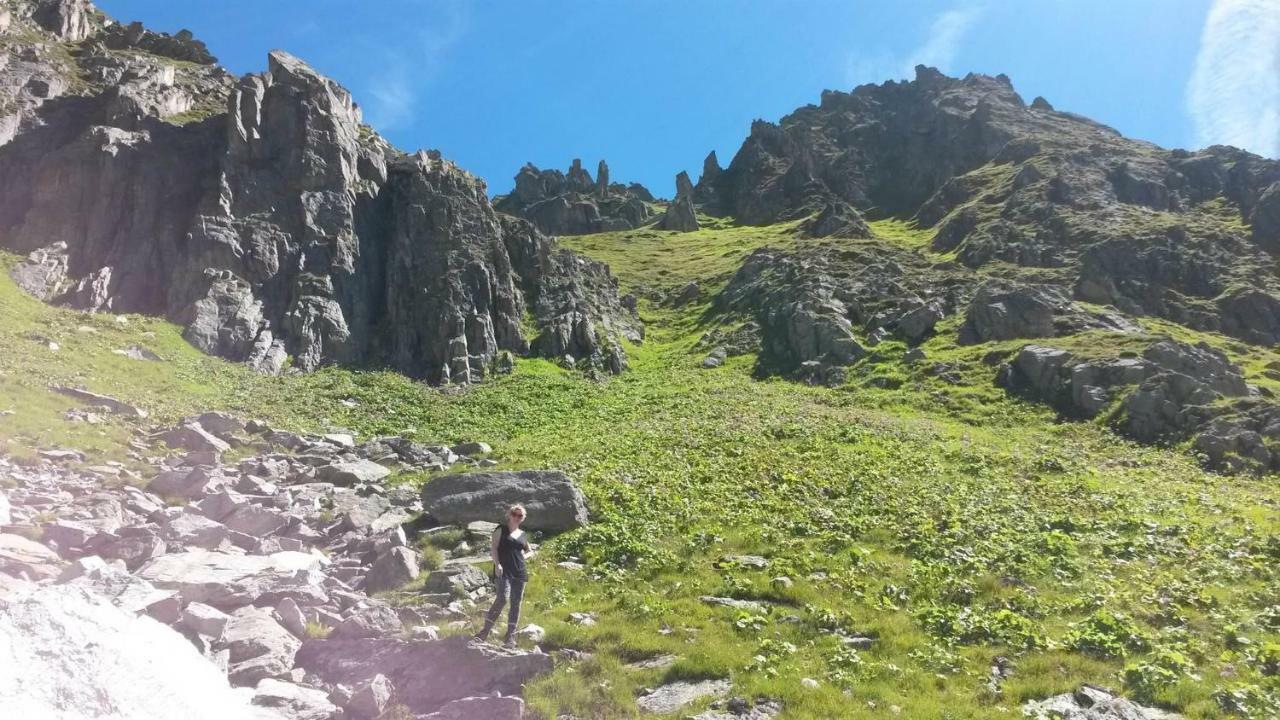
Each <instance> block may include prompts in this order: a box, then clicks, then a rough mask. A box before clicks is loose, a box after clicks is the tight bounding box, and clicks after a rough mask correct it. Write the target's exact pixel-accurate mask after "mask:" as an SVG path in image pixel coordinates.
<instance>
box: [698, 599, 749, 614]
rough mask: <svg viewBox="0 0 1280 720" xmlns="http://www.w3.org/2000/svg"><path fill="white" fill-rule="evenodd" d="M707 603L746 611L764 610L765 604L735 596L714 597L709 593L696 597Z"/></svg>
mask: <svg viewBox="0 0 1280 720" xmlns="http://www.w3.org/2000/svg"><path fill="white" fill-rule="evenodd" d="M698 599H699V600H701V601H702V602H704V603H706V604H708V605H720V606H722V607H727V608H733V609H734V610H745V611H747V612H756V613H758V612H764V610H765V604H764V603H762V602H758V601H755V600H739V599H737V598H727V597H714V596H711V595H703V596H702V597H700V598H698Z"/></svg>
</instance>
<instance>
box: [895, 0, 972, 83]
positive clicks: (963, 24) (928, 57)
mask: <svg viewBox="0 0 1280 720" xmlns="http://www.w3.org/2000/svg"><path fill="white" fill-rule="evenodd" d="M981 15H982V8H979V7H966V8H956V9H953V10H948V11H946V12H944V13H942V14H940V15H938V16H937V17H935V18H934V19H933V23H932V24H930V26H929V37H928V38H927V39H926V40H925V41H924V43H923V44H922V45H920V47H917V48H916V49H915V50H914V51H913V52H912V53H911V54H910V55H909V56H907V61H906V63H905V64H904V65H903V70H902V72H903V74H904V75H905V76H906V77H912V76H914V75H915V70H916V66H917V65H930V66H933V67H936V68H938V69H939V70H941V71H943V72H948V71H950V70H951V64H952V63H954V62H955V59H956V53H957V52H958V51H959V50H960V42H961V41H962V40H964V36H965V34H966V33H968V32H969V28H971V27H973V24H974V23H975V22H976V21H977V20H978V18H979V17H980V16H981Z"/></svg>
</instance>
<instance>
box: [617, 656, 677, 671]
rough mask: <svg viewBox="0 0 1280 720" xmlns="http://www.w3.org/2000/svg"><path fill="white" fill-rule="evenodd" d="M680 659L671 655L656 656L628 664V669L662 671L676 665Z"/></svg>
mask: <svg viewBox="0 0 1280 720" xmlns="http://www.w3.org/2000/svg"><path fill="white" fill-rule="evenodd" d="M678 659H679V658H678V657H676V656H675V655H671V654H665V655H655V656H653V657H651V658H645V659H644V660H637V661H636V662H633V663H627V667H628V668H629V669H631V670H661V669H662V668H668V667H671V666H672V665H675V664H676V660H678Z"/></svg>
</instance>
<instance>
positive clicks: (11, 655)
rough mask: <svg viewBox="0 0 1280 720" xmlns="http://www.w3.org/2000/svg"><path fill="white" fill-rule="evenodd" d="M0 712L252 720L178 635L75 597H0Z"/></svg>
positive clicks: (81, 593) (67, 591) (71, 592)
mask: <svg viewBox="0 0 1280 720" xmlns="http://www.w3.org/2000/svg"><path fill="white" fill-rule="evenodd" d="M0 665H3V666H4V667H6V668H22V669H23V672H21V673H14V672H5V673H3V674H0V707H4V708H5V712H6V714H7V715H9V716H11V717H26V718H67V719H68V720H70V718H79V717H131V718H162V717H182V718H192V719H193V720H196V719H201V720H203V719H208V720H215V719H216V720H226V719H229V718H237V719H244V720H249V719H250V718H261V716H260V715H258V714H257V713H256V712H254V711H253V708H251V707H250V705H249V702H248V698H247V696H245V695H241V694H239V693H236V692H233V691H232V689H231V688H230V686H229V685H228V684H227V680H226V677H225V676H223V675H222V673H220V672H219V671H218V669H217V667H216V666H214V665H213V664H212V663H210V662H209V661H207V660H205V659H204V658H203V657H201V656H200V653H199V652H197V651H196V649H195V648H193V647H192V646H191V644H190V643H189V642H187V641H186V640H185V639H184V638H183V637H182V636H181V635H179V634H177V633H175V632H173V631H171V630H169V629H168V628H166V627H165V626H164V625H161V624H160V623H158V622H156V621H155V620H152V619H151V618H148V617H145V616H135V615H133V614H132V613H129V612H126V611H124V610H121V609H118V608H116V607H114V606H113V605H112V604H111V603H110V602H108V601H107V600H105V599H103V598H101V597H99V596H97V595H95V594H93V593H90V592H88V591H86V590H83V589H77V588H61V587H45V588H40V589H32V590H29V591H19V592H18V593H16V594H13V595H8V596H5V597H0Z"/></svg>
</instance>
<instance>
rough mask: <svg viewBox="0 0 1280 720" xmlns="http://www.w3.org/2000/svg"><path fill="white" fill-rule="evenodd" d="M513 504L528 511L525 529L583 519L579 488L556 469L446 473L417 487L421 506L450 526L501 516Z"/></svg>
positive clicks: (554, 528)
mask: <svg viewBox="0 0 1280 720" xmlns="http://www.w3.org/2000/svg"><path fill="white" fill-rule="evenodd" d="M516 503H520V504H522V505H524V506H525V509H526V510H527V511H528V513H529V514H528V519H527V520H526V521H525V525H524V526H525V527H527V528H529V529H530V530H545V531H548V532H560V531H563V530H570V529H573V528H576V527H580V526H582V525H585V524H587V504H586V500H585V498H583V496H582V491H581V490H579V489H578V487H577V486H576V485H574V483H573V481H572V480H570V479H569V477H568V476H567V475H565V474H564V473H562V472H559V471H556V470H522V471H519V472H473V473H464V474H461V475H447V476H441V477H439V478H437V479H436V480H434V481H432V482H429V483H427V485H426V486H425V487H424V488H423V489H422V507H423V508H424V509H425V510H426V511H427V512H429V513H431V515H432V517H434V518H436V519H437V520H439V521H440V522H442V523H448V524H454V525H465V524H467V523H470V522H474V521H476V520H488V521H491V522H497V521H500V520H501V519H502V517H503V515H505V514H506V511H507V508H509V507H510V506H512V505H514V504H516Z"/></svg>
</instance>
